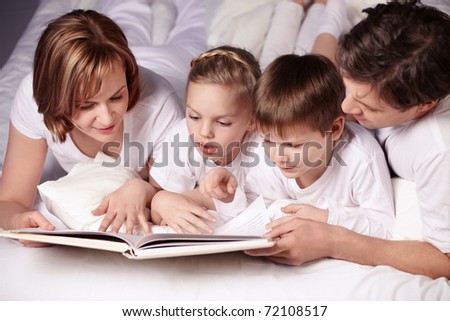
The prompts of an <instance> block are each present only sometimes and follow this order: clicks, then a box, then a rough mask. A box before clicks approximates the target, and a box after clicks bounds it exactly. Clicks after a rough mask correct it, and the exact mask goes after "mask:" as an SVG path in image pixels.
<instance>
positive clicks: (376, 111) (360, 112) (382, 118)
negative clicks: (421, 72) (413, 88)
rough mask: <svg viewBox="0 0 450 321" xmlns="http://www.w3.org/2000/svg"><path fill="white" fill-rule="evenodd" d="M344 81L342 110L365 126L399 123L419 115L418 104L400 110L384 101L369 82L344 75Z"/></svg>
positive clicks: (374, 126)
mask: <svg viewBox="0 0 450 321" xmlns="http://www.w3.org/2000/svg"><path fill="white" fill-rule="evenodd" d="M344 83H345V87H346V90H347V96H346V97H345V99H344V101H343V102H342V110H343V111H344V112H345V113H346V114H347V115H351V116H352V117H353V118H354V119H355V120H356V121H357V122H358V123H359V124H361V125H362V126H364V127H366V128H369V129H377V128H383V127H390V126H395V125H400V124H403V123H406V122H408V121H410V120H413V119H416V118H418V117H420V116H421V113H420V111H419V105H418V106H415V107H412V108H410V109H408V110H406V111H401V110H399V109H396V108H393V107H392V106H391V105H389V104H387V103H386V102H384V101H383V100H382V99H381V98H380V95H379V93H378V92H377V91H376V90H375V89H374V88H373V87H372V86H371V85H370V84H364V83H358V82H355V81H353V80H351V79H349V78H346V77H344Z"/></svg>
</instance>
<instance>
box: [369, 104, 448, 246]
mask: <svg viewBox="0 0 450 321" xmlns="http://www.w3.org/2000/svg"><path fill="white" fill-rule="evenodd" d="M377 137H378V139H379V141H380V143H381V145H382V146H383V147H384V149H385V152H386V154H387V158H388V163H389V165H390V167H391V169H392V171H393V172H394V173H395V174H396V175H398V176H399V177H401V178H405V179H408V180H413V181H415V183H416V191H417V198H418V203H419V207H420V214H421V219H422V238H423V240H424V241H427V242H429V243H431V244H433V245H434V246H435V247H437V248H438V249H439V250H441V251H442V252H444V253H449V252H450V96H447V98H445V99H444V100H443V101H441V103H440V104H439V105H438V106H437V107H436V108H435V109H434V110H433V111H432V112H430V113H429V114H427V115H425V116H424V117H422V118H420V119H418V120H416V121H410V122H408V123H406V124H403V125H401V126H394V127H388V128H383V129H379V130H377Z"/></svg>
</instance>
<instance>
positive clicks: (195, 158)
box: [150, 119, 258, 216]
mask: <svg viewBox="0 0 450 321" xmlns="http://www.w3.org/2000/svg"><path fill="white" fill-rule="evenodd" d="M257 139H258V135H257V134H256V133H252V134H251V135H248V137H246V138H245V140H244V142H243V145H242V151H241V153H240V154H239V155H238V156H237V157H236V158H235V159H234V160H233V161H232V162H231V163H230V164H228V165H226V166H225V168H227V169H228V170H229V171H230V172H232V173H233V175H234V176H235V177H236V178H237V180H238V182H239V183H238V184H239V186H243V185H244V181H245V177H246V175H247V172H248V170H249V169H250V167H251V166H252V163H251V162H252V161H253V157H252V155H253V153H254V150H255V149H256V146H257V145H258V143H256V140H257ZM163 149H164V153H162V154H160V156H161V157H159V158H156V157H155V162H154V164H153V166H152V168H151V169H150V175H151V176H152V178H153V179H154V180H155V181H156V182H157V183H158V184H159V185H160V186H161V188H163V189H164V190H167V191H171V192H175V193H184V192H187V191H190V190H192V189H194V188H195V187H196V186H197V183H198V182H199V181H200V179H201V178H202V177H203V176H204V175H205V174H206V173H207V172H208V171H209V170H211V169H213V168H217V167H218V165H216V164H215V163H214V162H212V161H210V160H207V159H204V158H203V157H202V155H201V154H200V153H199V152H198V150H197V149H196V148H195V146H194V145H193V143H192V141H191V140H190V138H189V132H188V128H187V126H186V119H183V120H181V121H179V122H178V123H177V124H176V125H175V126H174V128H173V129H172V131H171V132H170V133H169V135H168V136H167V139H166V141H165V142H164V143H163ZM215 203H216V209H217V211H218V212H222V210H221V209H223V210H225V207H222V206H221V205H220V204H219V203H218V202H215ZM246 204H247V203H246V200H245V198H244V201H242V199H241V198H239V202H233V205H231V206H226V212H227V213H229V215H230V216H234V215H236V214H238V213H239V212H241V211H242V210H243V209H244V208H245V206H246ZM217 207H221V209H219V208H217ZM222 214H226V213H222Z"/></svg>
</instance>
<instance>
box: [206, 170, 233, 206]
mask: <svg viewBox="0 0 450 321" xmlns="http://www.w3.org/2000/svg"><path fill="white" fill-rule="evenodd" d="M236 187H237V180H236V177H235V176H234V175H233V174H232V173H231V172H230V171H228V170H227V169H225V168H215V169H212V170H210V171H209V172H208V173H206V175H205V176H204V177H203V179H202V180H200V183H199V190H200V192H201V193H202V194H203V196H204V197H209V198H216V199H219V200H221V201H223V202H225V203H227V202H231V201H232V200H233V197H234V193H235V192H236Z"/></svg>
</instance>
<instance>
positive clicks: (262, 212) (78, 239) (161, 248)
mask: <svg viewBox="0 0 450 321" xmlns="http://www.w3.org/2000/svg"><path fill="white" fill-rule="evenodd" d="M268 221H269V217H268V215H267V211H266V207H265V204H264V201H263V200H262V198H258V199H256V200H255V201H254V202H253V203H252V204H251V205H250V206H249V207H248V208H247V209H246V210H245V211H243V212H242V213H240V214H239V215H237V216H236V217H234V218H233V219H231V220H230V221H228V222H227V223H225V224H223V225H221V226H219V227H218V228H216V229H215V232H214V234H213V235H205V234H201V235H197V234H195V235H194V234H176V233H156V234H150V235H144V236H142V235H128V234H121V233H110V232H97V231H77V230H55V231H46V230H40V229H23V230H11V231H3V230H0V236H3V237H7V238H12V239H18V240H28V241H36V242H43V243H49V244H59V245H68V246H76V247H84V248H91V249H98V250H105V251H113V252H120V253H122V254H123V255H124V256H125V257H127V258H130V259H136V260H140V259H153V258H164V257H174V256H189V255H200V254H212V253H222V252H233V251H241V250H249V249H257V248H266V247H270V246H272V245H273V244H274V242H273V241H272V240H268V239H265V238H262V237H261V235H262V234H263V233H264V232H265V225H266V224H267V223H268Z"/></svg>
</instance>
